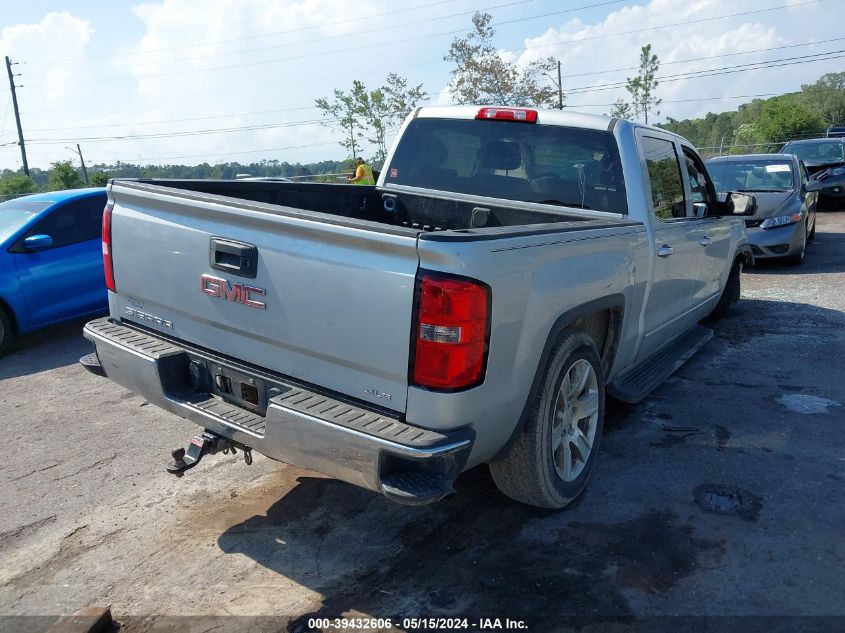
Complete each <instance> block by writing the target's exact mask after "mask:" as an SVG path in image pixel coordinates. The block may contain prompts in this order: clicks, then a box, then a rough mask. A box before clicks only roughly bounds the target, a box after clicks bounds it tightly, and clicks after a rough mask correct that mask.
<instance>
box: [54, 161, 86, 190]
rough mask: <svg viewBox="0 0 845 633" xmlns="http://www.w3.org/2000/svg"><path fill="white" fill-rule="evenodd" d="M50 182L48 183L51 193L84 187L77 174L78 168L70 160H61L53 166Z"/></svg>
mask: <svg viewBox="0 0 845 633" xmlns="http://www.w3.org/2000/svg"><path fill="white" fill-rule="evenodd" d="M52 167H53V169H52V170H51V171H50V180H48V181H47V189H48V190H50V191H61V190H64V189H78V188H79V187H81V186H82V179H81V178H80V177H79V174H78V173H76V168H75V167H74V166H73V163H71V162H70V161H69V160H60V161H58V162H56V163H53V164H52Z"/></svg>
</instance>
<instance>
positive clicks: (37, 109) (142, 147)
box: [0, 0, 845, 169]
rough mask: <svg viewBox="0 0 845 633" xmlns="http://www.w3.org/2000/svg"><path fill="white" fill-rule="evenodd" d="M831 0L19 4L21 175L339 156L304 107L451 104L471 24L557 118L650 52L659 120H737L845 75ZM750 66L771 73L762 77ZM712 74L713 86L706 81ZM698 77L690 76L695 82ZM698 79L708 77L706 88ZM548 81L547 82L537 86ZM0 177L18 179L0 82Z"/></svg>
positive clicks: (14, 33)
mask: <svg viewBox="0 0 845 633" xmlns="http://www.w3.org/2000/svg"><path fill="white" fill-rule="evenodd" d="M841 2H842V0H745V1H743V2H737V1H736V0H650V1H647V0H640V1H639V2H632V1H628V0H617V1H609V0H473V1H469V0H407V1H402V0H390V1H389V0H354V1H353V0H160V1H148V2H131V1H122V0H111V1H109V2H104V1H102V0H100V1H94V0H78V1H75V2H74V1H69V0H65V1H64V2H57V1H53V0H42V1H39V0H31V1H30V2H27V3H6V5H4V7H3V11H2V14H0V53H2V55H6V56H8V57H10V58H11V60H12V62H14V63H15V65H13V66H12V69H13V72H14V73H15V74H16V75H18V76H16V77H15V82H16V84H17V85H19V86H22V87H21V88H19V89H18V90H17V93H18V104H19V108H20V112H21V123H22V127H23V130H24V139H25V141H26V148H27V158H28V162H29V165H30V167H40V168H43V169H46V168H48V167H49V165H50V163H52V162H55V161H58V160H68V159H70V160H74V161H76V162H78V158H77V157H75V148H76V144H77V143H78V144H79V145H80V147H81V149H82V153H83V156H84V158H85V161H86V163H87V164H89V165H91V164H97V163H114V162H116V161H124V162H135V163H138V162H140V163H144V164H198V163H202V162H208V163H211V164H215V163H218V162H230V161H238V162H241V163H247V162H251V161H254V160H256V161H257V160H262V159H267V160H279V161H288V162H291V163H295V162H303V163H307V162H313V161H319V160H340V159H343V158H345V157H346V156H345V154H346V152H345V150H343V149H342V148H341V147H340V145H338V143H337V141H338V139H339V138H340V137H341V135H342V132H341V131H340V130H338V129H336V127H333V126H332V125H331V124H329V125H325V124H321V123H320V113H319V111H318V110H317V109H316V108H315V107H314V100H315V99H317V98H319V97H325V96H330V95H331V94H332V91H333V90H334V89H341V90H348V89H349V88H350V87H351V85H352V81H353V80H354V79H359V80H361V81H363V82H364V83H365V84H366V85H367V86H368V87H370V88H374V87H377V86H379V85H381V84H382V83H383V82H384V80H385V77H386V76H387V74H388V73H391V72H395V73H398V74H400V75H402V76H403V77H406V78H407V79H408V81H409V83H410V84H417V83H422V84H423V86H424V88H425V89H426V90H427V92H428V93H429V99H428V102H427V103H429V104H447V103H450V94H449V91H448V85H449V76H450V71H451V66H450V64H449V63H448V62H445V61H444V60H443V56H444V54H445V53H446V52H447V50H448V48H449V44H450V43H451V41H452V40H453V38H455V37H458V36H461V35H463V34H465V33H466V32H467V31H468V30H469V29H470V27H471V16H472V14H473V12H474V11H476V10H479V11H486V12H488V13H490V14H491V15H492V16H493V26H494V27H495V29H496V46H497V48H499V50H500V54H501V55H502V57H503V58H504V59H506V60H508V61H512V62H514V63H516V64H519V65H524V64H527V63H528V62H530V61H531V60H532V59H536V58H544V57H548V56H552V57H556V58H557V59H559V60H560V61H561V63H562V68H563V87H564V91H565V92H566V93H567V101H566V106H567V107H568V108H571V109H572V110H574V111H581V112H590V113H595V114H604V113H607V112H608V111H609V110H610V107H611V104H612V103H613V102H614V101H615V100H616V99H617V98H619V97H623V98H624V97H625V96H627V93H626V92H625V90H624V88H621V87H619V86H620V82H624V81H625V79H626V78H627V77H629V76H632V75H633V74H634V73H635V67H636V65H637V64H638V57H639V51H640V47H642V46H643V45H644V44H648V43H650V44H651V45H652V48H653V50H654V52H655V53H656V54H657V55H658V57H659V59H660V62H661V67H660V71H659V73H658V76H659V77H661V78H662V79H661V83H660V85H659V87H658V96H659V97H661V98H662V99H663V104H662V106H661V107H660V115H659V116H658V117H657V121H658V122H659V121H662V120H665V118H666V117H667V116H669V117H673V118H675V119H681V118H688V117H696V116H703V115H704V114H706V113H707V112H710V111H712V112H720V111H724V110H732V109H734V108H736V107H737V105H739V104H741V103H743V102H746V101H750V100H751V98H753V96H755V95H771V94H782V93H784V92H790V91H794V90H798V89H800V86H801V84H805V83H812V82H813V81H815V80H816V79H817V78H818V77H820V76H821V75H822V74H824V73H828V72H838V71H842V70H845V63H843V60H845V35H843V34H842V32H841V26H840V24H839V22H840V20H839V19H838V18H836V19H831V16H837V15H839V13H840V12H841V7H842V5H841ZM761 63H765V65H762V66H761ZM708 71H710V72H708ZM691 73H692V74H691ZM702 73H704V75H705V76H702ZM549 81H550V82H551V79H550V80H549ZM0 109H2V111H3V112H2V113H1V114H0V169H3V168H9V169H17V168H19V167H20V166H21V160H20V149H19V147H18V145H17V130H16V127H15V118H14V113H13V109H12V103H11V93H10V91H9V89H8V82H7V80H6V78H3V79H2V81H0Z"/></svg>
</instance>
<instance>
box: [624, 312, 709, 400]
mask: <svg viewBox="0 0 845 633" xmlns="http://www.w3.org/2000/svg"><path fill="white" fill-rule="evenodd" d="M711 338H713V330H711V329H709V328H706V327H703V326H701V325H695V326H694V327H692V328H690V329H689V330H687V331H686V332H685V333H684V334H682V335H681V336H680V337H678V338H677V339H676V340H674V341H672V342H671V343H670V344H669V345H667V346H666V347H664V348H663V349H662V350H660V351H659V352H658V353H657V354H655V355H654V356H652V357H651V358H649V359H648V360H647V361H646V362H645V363H643V364H642V365H638V366H636V367H634V368H633V369H631V370H630V371H627V372H625V373H624V374H623V375H621V376H619V377H618V378H616V379H615V380H614V381H613V382H612V383H611V384H610V385H609V386H608V388H607V393H609V394H610V395H611V396H613V397H614V398H616V399H617V400H622V401H623V402H630V403H636V402H639V401H640V400H642V399H643V398H645V397H646V396H647V395H648V394H650V393H651V392H652V391H654V390H655V389H656V388H657V387H658V386H659V385H660V383H662V382H663V381H664V380H666V379H667V378H668V377H669V376H671V375H672V374H674V373H675V372H676V371H678V369H680V367H681V365H683V364H684V363H685V362H687V361H688V360H689V359H690V358H692V356H693V355H694V354H695V353H696V352H697V351H698V350H700V349H701V348H702V347H704V344H705V343H707V341H709V340H710V339H711Z"/></svg>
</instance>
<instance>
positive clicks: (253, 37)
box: [28, 0, 455, 64]
mask: <svg viewBox="0 0 845 633" xmlns="http://www.w3.org/2000/svg"><path fill="white" fill-rule="evenodd" d="M452 2H455V0H438V1H437V2H426V3H425V4H418V5H415V6H412V7H404V8H402V9H395V10H393V11H385V12H384V13H376V14H373V15H366V16H360V17H356V18H348V19H345V20H336V21H334V22H321V23H320V24H313V25H311V26H303V27H299V28H295V29H287V30H285V31H274V32H272V33H264V34H263V35H246V36H244V37H233V38H229V39H225V40H214V41H210V42H209V41H206V42H196V43H193V44H180V45H179V46H170V47H167V48H151V49H147V50H144V51H141V52H142V53H143V54H145V55H146V54H149V53H163V52H166V51H176V50H184V49H186V48H194V47H196V46H209V45H213V44H227V43H229V42H242V41H244V40H257V39H263V38H266V37H278V36H279V35H288V34H290V33H299V32H302V31H312V30H314V29H321V28H325V27H327V26H338V25H341V24H349V23H350V22H360V21H361V20H372V19H373V18H381V17H384V16H387V15H395V14H397V13H410V12H411V11H416V10H417V9H429V8H431V7H436V6H439V5H442V4H449V3H452ZM137 54H138V51H127V52H124V53H111V54H110V55H102V56H101V57H107V58H113V57H125V56H127V55H137ZM66 61H87V59H86V58H85V57H76V58H70V59H67V58H65V59H44V60H34V61H31V62H28V63H30V64H55V63H57V62H66Z"/></svg>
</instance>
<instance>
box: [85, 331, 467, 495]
mask: <svg viewBox="0 0 845 633" xmlns="http://www.w3.org/2000/svg"><path fill="white" fill-rule="evenodd" d="M83 334H84V336H85V338H87V339H88V340H90V341H91V342H92V343H94V345H95V347H96V349H97V357H98V358H99V361H100V365H101V366H102V369H103V371H104V372H105V374H106V376H107V377H108V378H110V379H111V380H113V381H114V382H116V383H118V384H119V385H122V386H124V387H126V388H127V389H130V390H132V391H134V392H135V393H137V394H139V395H141V396H143V397H144V398H145V399H146V400H148V401H149V402H151V403H152V404H155V405H158V406H159V407H161V408H163V409H166V410H167V411H170V412H171V413H175V414H176V415H179V416H181V417H183V418H186V419H188V420H191V421H192V422H195V423H196V424H198V425H199V426H201V427H203V428H206V429H209V430H211V431H213V432H214V433H217V434H218V435H221V436H223V437H228V438H230V439H233V440H235V441H237V442H240V443H242V444H245V445H247V446H250V447H252V448H253V449H254V450H256V451H258V452H259V453H262V454H263V455H266V456H267V457H270V458H271V459H275V460H278V461H282V462H285V463H288V464H292V465H295V466H298V467H301V468H306V469H309V470H314V471H317V472H321V473H324V474H326V475H329V476H331V477H335V478H337V479H341V480H343V481H346V482H349V483H351V484H355V485H357V486H361V487H363V488H368V489H370V490H373V491H376V492H381V493H384V494H386V495H387V496H388V497H392V498H394V500H397V501H400V502H404V503H412V504H418V503H427V502H429V501H435V500H436V499H439V498H441V497H442V496H444V495H445V494H447V493H448V492H449V491H450V490H451V484H452V481H453V480H454V478H455V477H457V475H458V474H460V472H461V471H462V470H463V468H464V466H465V464H466V460H467V457H468V456H469V452H470V449H471V447H472V436H471V435H470V434H468V433H467V432H465V431H455V432H451V433H438V432H435V431H429V430H426V429H421V428H419V427H412V426H410V425H408V424H405V423H404V422H402V421H401V420H399V419H398V418H394V417H390V416H389V415H386V414H384V413H379V412H375V411H373V410H371V409H368V408H363V407H360V406H358V405H356V404H354V403H351V402H350V401H349V400H347V399H345V398H344V399H339V398H337V397H334V396H328V395H324V394H322V393H317V392H315V391H310V390H309V389H306V388H303V387H302V386H299V385H293V384H291V383H289V382H286V381H285V379H284V377H282V376H278V375H276V374H270V373H266V372H263V371H259V370H254V369H250V368H248V367H246V366H244V365H242V364H239V363H237V361H232V360H227V359H222V360H221V359H220V358H218V357H216V356H214V355H213V354H211V353H209V352H204V351H203V350H199V349H196V348H192V347H188V346H185V347H183V346H181V345H180V344H179V343H178V342H172V341H170V340H169V339H166V338H164V337H160V336H157V335H156V334H155V333H152V332H149V331H148V330H142V329H140V328H135V327H127V326H126V325H123V324H119V323H114V322H112V321H111V320H109V319H107V318H105V319H97V320H95V321H91V322H89V323H87V324H86V325H85V328H84V331H83ZM203 359H210V362H213V363H217V364H224V365H229V366H232V367H234V368H235V369H236V370H237V371H239V372H241V373H245V374H249V373H250V372H254V375H255V376H256V377H260V378H261V379H262V380H265V381H267V380H268V379H269V380H270V381H272V383H273V385H274V386H275V387H276V389H277V390H278V392H279V393H276V394H275V395H273V396H272V397H270V398H269V399H268V401H267V409H266V413H265V414H263V415H262V414H259V413H256V412H255V411H250V410H247V409H245V408H242V407H239V406H237V405H236V404H233V403H230V402H228V401H226V400H223V399H221V398H220V397H217V396H214V395H212V394H211V393H209V391H208V390H197V389H196V388H195V386H192V385H194V384H195V381H192V379H191V365H192V364H193V363H200V362H203ZM403 482H404V483H403ZM421 482H422V485H420V484H421ZM438 482H439V483H438ZM405 483H407V486H406V485H405ZM434 484H437V485H434ZM438 485H439V486H440V488H442V490H441V491H440V492H441V494H435V493H436V491H437V489H438ZM397 486H398V490H399V492H398V497H399V498H397ZM408 487H411V488H414V490H417V491H420V490H422V491H423V492H425V491H428V494H429V496H430V497H431V498H425V499H420V498H417V497H419V496H420V495H416V496H415V494H412V493H409V494H410V496H408V495H406V494H405V493H404V492H403V488H408ZM432 491H434V492H432ZM422 496H423V497H425V494H423V495H422Z"/></svg>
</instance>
